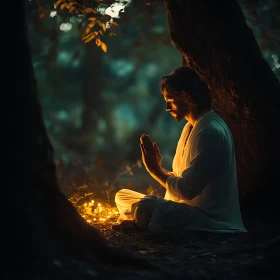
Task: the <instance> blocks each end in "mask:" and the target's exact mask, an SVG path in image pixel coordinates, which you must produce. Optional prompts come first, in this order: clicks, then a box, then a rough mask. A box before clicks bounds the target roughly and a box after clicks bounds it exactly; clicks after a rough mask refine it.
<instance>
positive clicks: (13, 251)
mask: <svg viewBox="0 0 280 280" xmlns="http://www.w3.org/2000/svg"><path fill="white" fill-rule="evenodd" d="M26 2H27V1H25V0H21V1H20V2H19V8H20V13H21V16H20V24H19V25H18V28H19V29H20V30H19V31H18V33H17V36H14V37H13V40H14V41H13V42H14V43H15V45H16V46H17V48H18V49H19V50H20V59H17V61H16V63H15V64H16V67H17V71H19V75H18V76H17V78H18V81H17V83H15V82H14V83H10V82H9V85H10V88H9V90H10V91H9V94H7V95H6V96H5V104H6V105H7V107H8V108H9V110H8V112H7V116H6V118H7V120H9V125H8V126H9V130H7V137H4V140H6V141H7V143H6V146H7V147H11V148H10V149H8V153H7V155H6V154H4V156H3V160H4V162H5V164H6V165H7V167H8V169H9V171H10V172H12V176H10V177H9V178H8V181H7V185H6V186H5V189H4V190H3V191H5V190H7V192H8V195H9V197H12V198H13V200H12V203H10V204H9V205H8V208H6V209H5V210H6V212H3V214H4V215H3V217H4V220H3V221H2V223H3V224H4V226H5V230H2V233H3V234H5V235H6V236H4V237H2V238H3V240H4V242H3V243H4V246H2V247H1V248H4V250H1V252H2V254H3V256H4V260H6V262H7V264H10V266H9V265H7V266H6V265H4V266H3V270H2V276H3V277H4V278H3V279H16V274H19V275H20V277H21V278H25V276H28V278H33V277H32V275H34V276H35V277H36V278H34V279H56V277H55V275H52V277H50V275H49V274H50V272H49V268H50V264H51V263H52V260H54V259H57V258H60V257H64V258H65V257H66V258H70V259H72V258H74V259H83V260H85V259H86V260H87V261H88V260H89V258H91V261H92V258H93V257H94V262H93V264H95V265H97V263H98V262H101V263H102V262H103V264H106V265H109V264H111V265H112V260H114V262H113V264H114V265H115V266H120V267H121V265H124V266H127V265H128V266H134V267H138V268H141V267H142V268H144V267H145V268H149V269H152V268H154V266H152V265H151V264H150V263H149V262H147V261H145V260H143V259H141V258H139V257H138V256H135V255H132V254H131V253H129V252H124V251H120V250H114V249H113V248H111V247H110V246H108V243H107V241H106V239H105V238H104V237H103V236H102V235H101V234H100V233H99V231H98V230H96V229H95V228H94V227H92V226H90V225H89V224H87V223H86V222H85V221H84V219H82V217H81V216H80V215H79V214H78V212H77V211H76V209H75V208H74V207H73V205H72V204H71V203H70V202H69V201H68V200H67V198H66V197H64V196H63V195H62V193H61V192H60V190H59V187H58V184H57V178H56V168H55V165H54V162H53V149H52V145H51V143H50V141H49V138H48V135H47V133H46V129H45V126H44V122H43V118H42V112H41V106H40V104H39V102H38V98H37V87H36V80H35V78H34V73H33V67H32V60H31V54H30V48H29V44H28V39H27V25H26V9H25V5H26ZM9 53H10V54H11V56H7V57H9V59H8V61H5V62H10V59H11V58H12V57H13V56H12V55H13V52H12V50H9ZM7 69H8V68H7ZM9 71H10V70H9ZM9 71H7V74H8V76H9V78H11V79H13V77H14V72H13V71H11V72H9ZM4 82H6V80H5V81H4ZM6 83H7V84H8V82H6ZM15 85H16V86H15ZM4 152H5V151H4ZM5 156H6V157H5ZM6 159H7V161H6ZM2 198H3V200H4V202H5V200H7V196H5V195H4V194H3V197H2ZM7 210H8V211H7ZM5 218H6V219H7V221H6V220H5ZM8 240H9V241H10V242H8ZM120 267H119V268H120ZM119 268H118V270H119ZM104 269H105V268H104V267H103V270H104ZM116 273H117V272H116ZM19 275H17V277H18V276H19ZM5 276H6V278H5ZM13 276H14V277H13ZM49 277H50V278H49ZM60 279H61V278H60Z"/></svg>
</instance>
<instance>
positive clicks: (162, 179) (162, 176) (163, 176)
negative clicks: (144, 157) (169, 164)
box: [150, 167, 173, 188]
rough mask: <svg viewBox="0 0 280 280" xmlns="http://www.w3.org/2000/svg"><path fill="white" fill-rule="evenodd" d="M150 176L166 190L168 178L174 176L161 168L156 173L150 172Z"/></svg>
mask: <svg viewBox="0 0 280 280" xmlns="http://www.w3.org/2000/svg"><path fill="white" fill-rule="evenodd" d="M150 175H151V176H152V177H153V178H154V179H155V180H156V181H158V182H159V183H160V184H161V185H162V186H163V187H164V188H166V181H167V178H168V177H169V176H171V175H173V174H172V173H171V172H170V171H168V170H166V169H164V168H162V167H160V168H159V169H157V170H155V171H154V172H150Z"/></svg>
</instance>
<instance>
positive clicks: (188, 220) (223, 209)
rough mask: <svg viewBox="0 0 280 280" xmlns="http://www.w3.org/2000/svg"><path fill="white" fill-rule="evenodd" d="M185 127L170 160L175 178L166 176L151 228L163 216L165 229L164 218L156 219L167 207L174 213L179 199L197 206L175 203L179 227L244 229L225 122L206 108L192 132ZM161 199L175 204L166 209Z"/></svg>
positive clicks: (233, 155)
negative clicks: (163, 189)
mask: <svg viewBox="0 0 280 280" xmlns="http://www.w3.org/2000/svg"><path fill="white" fill-rule="evenodd" d="M190 128H191V124H190V123H187V124H186V125H185V127H184V128H183V131H182V134H181V137H180V139H179V141H178V145H177V149H176V153H175V156H174V159H173V164H172V169H173V174H174V176H173V175H172V176H169V177H168V179H167V182H166V189H167V190H166V194H165V197H164V199H165V201H163V200H162V202H161V201H159V202H158V205H157V208H158V209H156V210H155V213H154V215H153V217H152V220H151V224H150V226H151V227H152V228H153V229H154V230H155V229H159V228H160V227H161V225H160V224H161V219H165V225H164V227H165V228H168V220H167V219H168V216H166V215H165V218H164V217H161V216H162V215H163V214H162V213H160V211H163V212H165V214H166V213H167V212H166V211H167V208H168V209H169V213H172V211H173V215H174V213H175V212H176V210H175V208H176V205H177V206H178V204H181V203H184V204H188V205H191V206H196V207H184V206H183V205H179V206H178V207H179V208H180V209H182V211H183V212H184V211H185V214H182V213H180V215H179V216H180V217H179V216H178V223H177V224H178V225H180V226H182V225H186V227H187V228H190V229H202V230H209V231H214V230H225V231H227V230H229V231H231V230H233V231H246V229H245V228H244V225H243V221H242V218H241V213H240V205H239V196H238V183H237V174H236V163H235V151H234V145H233V138H232V134H231V132H230V130H229V128H228V126H227V125H226V123H225V122H224V121H223V120H222V119H221V118H220V117H219V116H218V115H217V114H216V113H215V112H214V111H213V110H211V111H209V112H207V113H206V114H205V115H203V116H202V117H201V118H200V119H199V120H197V121H196V123H195V124H194V126H193V128H192V130H191V131H190ZM166 200H168V201H174V202H180V203H169V206H168V207H167V204H166ZM160 204H162V205H160ZM173 208H174V209H173ZM179 208H178V209H179ZM185 208H190V209H188V210H185ZM171 209H172V210H171ZM174 211H175V212H174ZM170 219H172V217H171V216H170ZM173 219H174V217H173ZM179 220H181V221H179ZM184 220H185V222H184ZM171 224H172V225H171ZM170 226H171V227H172V228H174V227H175V226H176V222H175V221H170Z"/></svg>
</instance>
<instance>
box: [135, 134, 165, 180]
mask: <svg viewBox="0 0 280 280" xmlns="http://www.w3.org/2000/svg"><path fill="white" fill-rule="evenodd" d="M140 149H141V152H142V161H143V164H144V166H145V167H146V169H147V171H148V172H149V173H150V174H151V175H154V174H155V173H157V172H159V171H160V170H161V163H162V157H161V154H160V150H159V148H158V146H157V144H156V142H152V140H151V138H150V137H149V136H148V135H147V134H142V135H141V137H140Z"/></svg>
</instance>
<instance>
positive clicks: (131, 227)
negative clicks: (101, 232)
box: [112, 220, 140, 231]
mask: <svg viewBox="0 0 280 280" xmlns="http://www.w3.org/2000/svg"><path fill="white" fill-rule="evenodd" d="M112 229H113V230H116V231H139V230H140V229H139V227H138V226H137V225H136V223H135V221H131V220H124V221H122V222H121V223H119V224H117V225H113V226H112Z"/></svg>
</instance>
